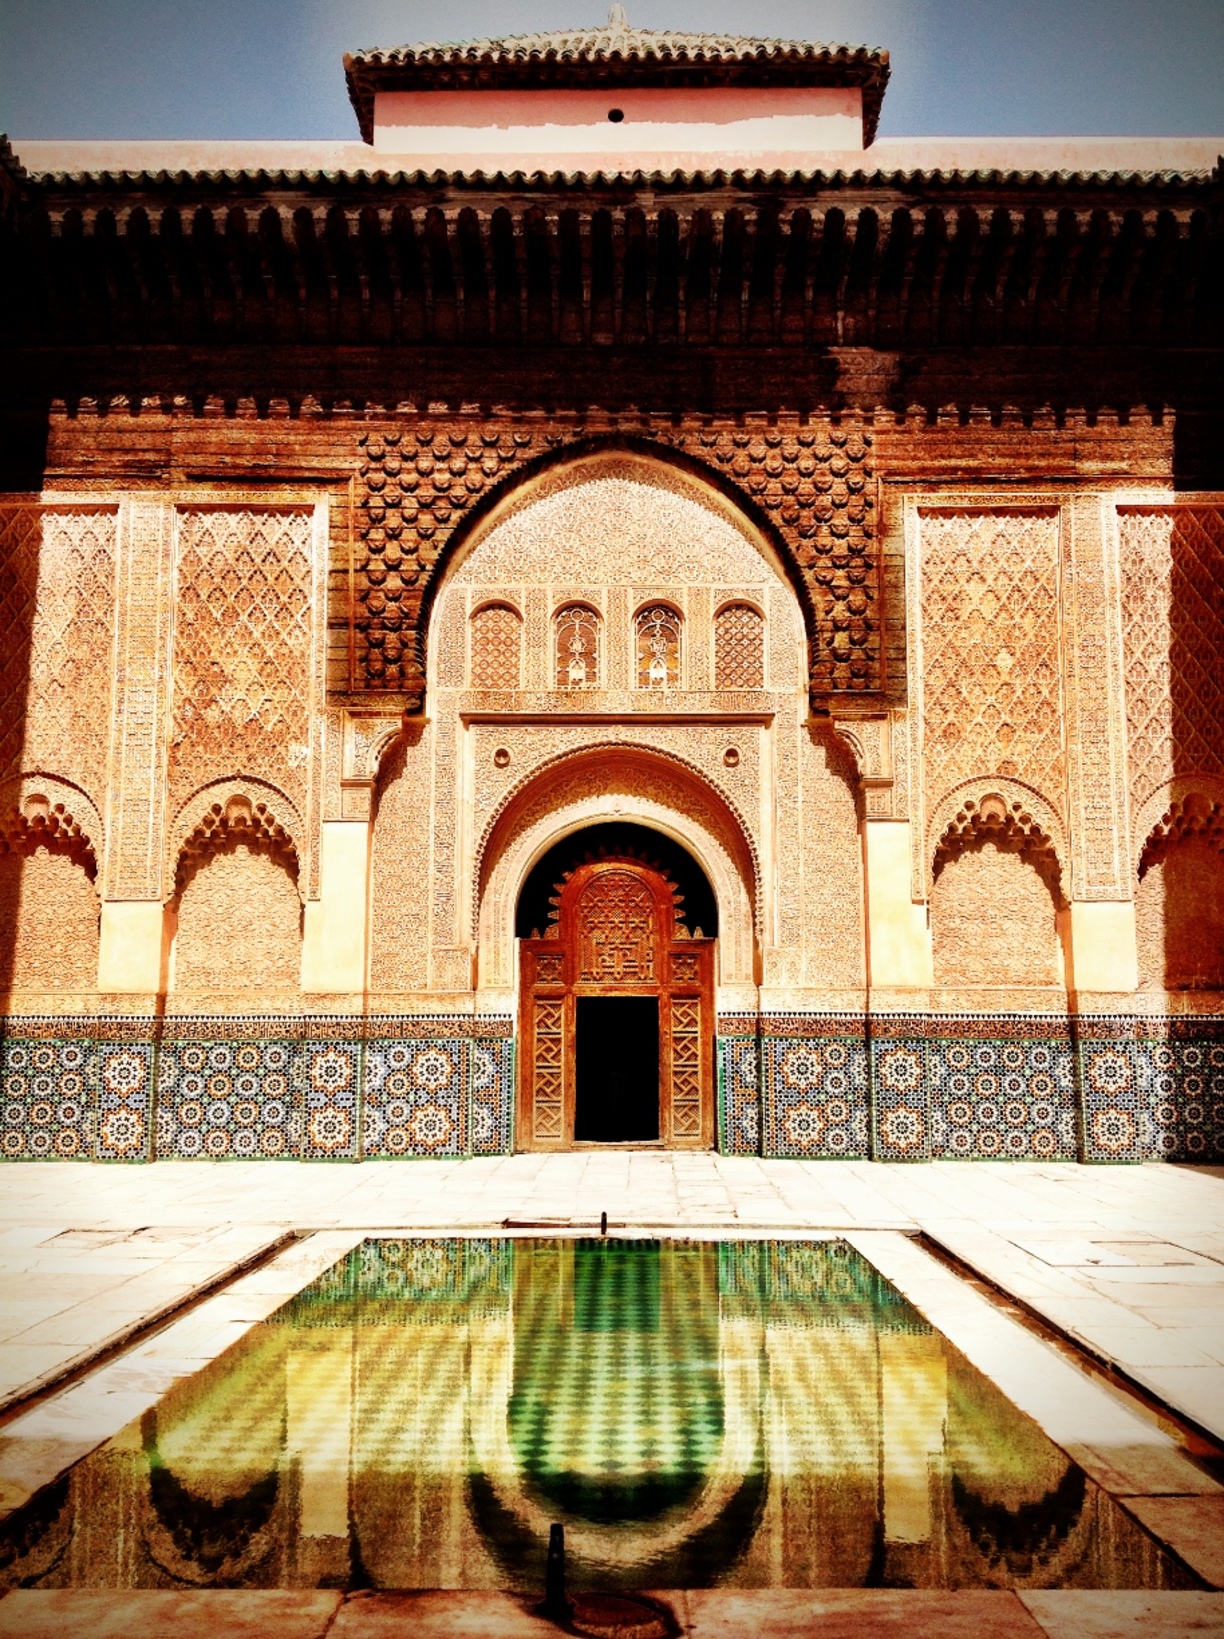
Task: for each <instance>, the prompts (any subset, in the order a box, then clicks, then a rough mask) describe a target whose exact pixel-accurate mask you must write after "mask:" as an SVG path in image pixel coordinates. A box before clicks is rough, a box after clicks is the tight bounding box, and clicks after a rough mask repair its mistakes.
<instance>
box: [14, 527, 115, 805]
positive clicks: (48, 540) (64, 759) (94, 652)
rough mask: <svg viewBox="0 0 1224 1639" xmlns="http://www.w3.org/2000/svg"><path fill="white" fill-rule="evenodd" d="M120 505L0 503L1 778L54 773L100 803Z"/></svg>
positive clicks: (111, 668)
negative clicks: (25, 772)
mask: <svg viewBox="0 0 1224 1639" xmlns="http://www.w3.org/2000/svg"><path fill="white" fill-rule="evenodd" d="M117 517H118V509H117V508H116V507H114V506H106V507H103V506H85V505H73V506H68V507H61V506H38V505H34V504H28V505H24V504H12V505H8V504H0V632H2V633H3V642H2V643H0V777H3V776H4V775H5V774H9V773H19V772H21V771H22V770H25V769H52V770H55V771H56V772H57V773H59V774H62V775H63V776H64V777H65V778H66V779H69V780H71V781H73V782H74V783H76V784H79V785H80V786H82V787H83V788H84V789H85V790H86V791H88V792H90V794H91V796H92V797H93V800H94V802H95V803H101V801H102V798H103V793H104V792H105V789H106V773H107V754H108V736H109V732H110V721H109V707H110V699H111V688H112V681H113V673H114V665H113V648H114V619H115V543H116V524H117Z"/></svg>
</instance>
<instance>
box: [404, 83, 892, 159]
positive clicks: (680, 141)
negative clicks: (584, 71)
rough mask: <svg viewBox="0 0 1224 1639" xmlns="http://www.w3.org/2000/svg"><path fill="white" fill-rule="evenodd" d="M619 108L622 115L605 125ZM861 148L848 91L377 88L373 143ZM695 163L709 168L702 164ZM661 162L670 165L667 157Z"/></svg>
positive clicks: (688, 149)
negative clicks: (665, 160) (420, 89)
mask: <svg viewBox="0 0 1224 1639" xmlns="http://www.w3.org/2000/svg"><path fill="white" fill-rule="evenodd" d="M612 108H617V109H620V110H621V112H622V113H623V114H624V119H623V120H622V121H620V122H619V123H614V122H613V121H611V120H609V118H608V112H609V110H610V109H612ZM862 145H863V125H862V93H861V92H860V91H859V90H858V89H857V88H853V87H838V86H831V87H818V88H814V89H802V88H798V89H796V88H791V87H785V88H779V89H776V90H774V89H769V88H767V87H750V88H729V89H725V90H724V89H720V88H714V89H710V90H703V89H700V88H682V87H677V88H673V89H668V88H655V87H640V88H631V89H627V90H617V91H420V92H414V91H383V92H380V93H379V94H378V96H377V97H376V98H375V101H374V147H375V149H376V150H378V152H380V153H386V154H419V155H430V156H433V155H438V156H455V157H459V156H464V157H467V156H475V155H481V156H496V157H497V158H498V159H499V160H500V162H501V163H502V164H505V160H506V156H507V155H511V154H513V155H522V156H524V157H530V156H535V155H540V156H545V155H546V156H548V160H549V163H550V164H551V165H559V164H564V163H565V162H566V161H567V160H573V159H576V158H578V157H579V156H582V157H583V158H584V160H587V162H589V156H591V155H597V156H600V158H599V168H600V169H607V168H608V166H609V164H611V165H613V166H614V165H616V164H617V163H620V162H621V159H622V156H629V155H633V156H651V159H652V162H653V160H654V159H656V158H659V157H661V156H669V157H670V156H680V155H693V156H710V155H720V156H721V155H743V154H753V155H756V154H762V155H766V154H788V153H802V152H803V151H805V150H812V149H839V150H846V149H857V150H861V148H862ZM701 162H702V163H710V161H709V159H708V158H706V159H704V160H702V161H701ZM671 163H679V160H677V159H674V158H673V159H671Z"/></svg>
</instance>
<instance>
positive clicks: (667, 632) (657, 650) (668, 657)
mask: <svg viewBox="0 0 1224 1639" xmlns="http://www.w3.org/2000/svg"><path fill="white" fill-rule="evenodd" d="M635 627H636V635H637V686H638V688H640V689H678V688H679V687H680V675H681V674H680V667H681V658H682V657H681V651H680V640H681V632H682V627H683V621H682V618H681V615H680V613H679V611H678V610H676V609H673V608H672V606H671V605H670V604H669V603H650V604H647V605H646V607H645V608H644V609H639V610H638V613H637V616H636V619H635Z"/></svg>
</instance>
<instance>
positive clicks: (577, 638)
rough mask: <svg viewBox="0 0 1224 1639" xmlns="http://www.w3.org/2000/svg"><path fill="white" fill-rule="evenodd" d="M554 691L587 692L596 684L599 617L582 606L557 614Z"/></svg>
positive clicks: (578, 605)
mask: <svg viewBox="0 0 1224 1639" xmlns="http://www.w3.org/2000/svg"><path fill="white" fill-rule="evenodd" d="M556 637H557V687H558V688H559V689H591V688H594V687H595V686H596V685H597V684H598V682H599V616H598V615H597V614H596V613H595V611H594V609H588V608H587V606H586V605H585V604H583V603H571V604H569V605H568V606H567V607H566V608H564V609H560V610H558V612H557V622H556Z"/></svg>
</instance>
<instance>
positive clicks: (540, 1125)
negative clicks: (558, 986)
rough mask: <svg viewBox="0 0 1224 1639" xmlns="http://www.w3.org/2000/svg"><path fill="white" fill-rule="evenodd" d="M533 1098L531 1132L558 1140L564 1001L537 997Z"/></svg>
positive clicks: (561, 1122) (561, 1118)
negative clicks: (538, 998)
mask: <svg viewBox="0 0 1224 1639" xmlns="http://www.w3.org/2000/svg"><path fill="white" fill-rule="evenodd" d="M532 1045H533V1051H534V1053H535V1099H534V1102H533V1106H532V1127H533V1136H534V1137H535V1138H536V1139H537V1140H541V1141H543V1142H546V1143H547V1142H549V1141H552V1142H553V1143H558V1144H559V1143H560V1142H561V1140H562V1138H563V1137H564V1134H565V1064H564V1060H565V1002H564V1001H563V1000H562V999H561V998H560V997H555V998H549V999H541V1000H538V1001H537V1002H536V1006H535V1040H534V1042H533V1044H532Z"/></svg>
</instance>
